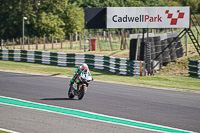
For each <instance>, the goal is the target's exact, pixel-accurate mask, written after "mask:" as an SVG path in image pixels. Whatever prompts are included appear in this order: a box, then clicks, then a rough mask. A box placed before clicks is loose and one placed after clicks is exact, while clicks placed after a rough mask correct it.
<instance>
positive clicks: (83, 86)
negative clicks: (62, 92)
mask: <svg viewBox="0 0 200 133" xmlns="http://www.w3.org/2000/svg"><path fill="white" fill-rule="evenodd" d="M85 89H86V86H85V85H82V87H81V89H80V91H79V94H78V100H81V99H82V98H83V96H84V94H85Z"/></svg>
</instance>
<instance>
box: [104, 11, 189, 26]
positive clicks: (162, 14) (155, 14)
mask: <svg viewBox="0 0 200 133" xmlns="http://www.w3.org/2000/svg"><path fill="white" fill-rule="evenodd" d="M189 26H190V7H107V28H189Z"/></svg>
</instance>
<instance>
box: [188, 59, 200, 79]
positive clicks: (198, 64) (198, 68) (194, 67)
mask: <svg viewBox="0 0 200 133" xmlns="http://www.w3.org/2000/svg"><path fill="white" fill-rule="evenodd" d="M189 76H193V77H198V78H200V60H190V59H189Z"/></svg>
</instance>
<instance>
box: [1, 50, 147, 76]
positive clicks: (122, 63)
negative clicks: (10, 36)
mask: <svg viewBox="0 0 200 133" xmlns="http://www.w3.org/2000/svg"><path fill="white" fill-rule="evenodd" d="M0 60H10V61H21V62H31V63H39V64H47V65H56V66H69V67H77V66H79V65H81V64H82V63H87V64H88V66H89V68H90V69H99V70H105V71H109V72H111V73H115V74H121V75H128V76H140V73H141V72H142V71H145V65H144V63H143V62H141V63H140V61H130V60H128V59H125V58H115V57H111V56H105V55H97V54H94V55H93V54H81V53H55V52H46V51H32V50H19V49H15V50H8V49H2V50H1V49H0Z"/></svg>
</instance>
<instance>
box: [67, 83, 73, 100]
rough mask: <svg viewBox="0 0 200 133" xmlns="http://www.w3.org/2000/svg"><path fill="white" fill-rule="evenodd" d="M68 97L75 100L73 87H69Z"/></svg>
mask: <svg viewBox="0 0 200 133" xmlns="http://www.w3.org/2000/svg"><path fill="white" fill-rule="evenodd" d="M68 97H69V98H74V95H73V93H72V86H70V87H69V90H68Z"/></svg>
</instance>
